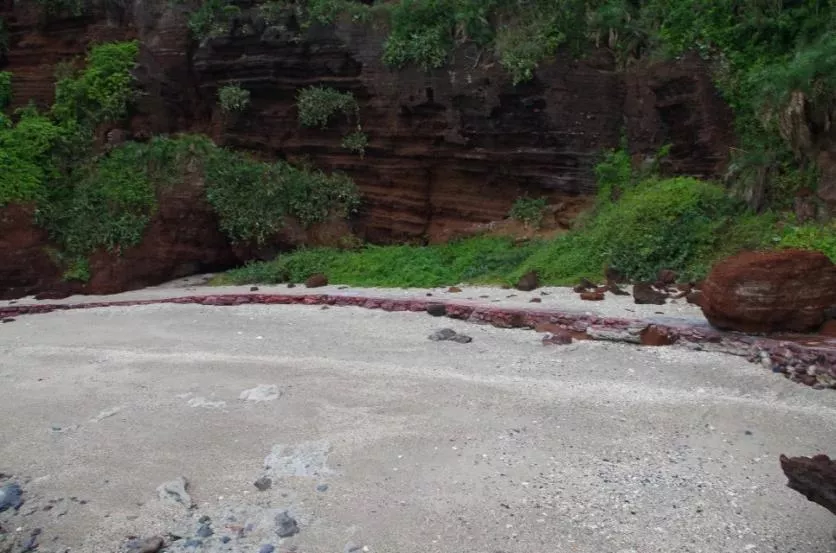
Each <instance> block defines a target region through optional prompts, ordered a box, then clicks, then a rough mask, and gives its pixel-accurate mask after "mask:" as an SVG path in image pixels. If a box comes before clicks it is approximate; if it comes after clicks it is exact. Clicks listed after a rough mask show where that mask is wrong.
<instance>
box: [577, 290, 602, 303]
mask: <svg viewBox="0 0 836 553" xmlns="http://www.w3.org/2000/svg"><path fill="white" fill-rule="evenodd" d="M581 299H582V300H584V301H602V300H603V299H604V293H603V292H582V293H581Z"/></svg>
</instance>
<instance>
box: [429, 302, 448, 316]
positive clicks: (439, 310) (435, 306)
mask: <svg viewBox="0 0 836 553" xmlns="http://www.w3.org/2000/svg"><path fill="white" fill-rule="evenodd" d="M427 313H428V314H430V315H432V316H433V317H443V316H444V315H446V314H447V306H446V305H444V304H443V303H431V304H429V305H427Z"/></svg>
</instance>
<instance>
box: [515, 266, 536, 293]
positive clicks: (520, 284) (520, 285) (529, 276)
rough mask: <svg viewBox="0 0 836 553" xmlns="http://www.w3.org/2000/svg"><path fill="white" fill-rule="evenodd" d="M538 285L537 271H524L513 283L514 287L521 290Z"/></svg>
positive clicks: (527, 289)
mask: <svg viewBox="0 0 836 553" xmlns="http://www.w3.org/2000/svg"><path fill="white" fill-rule="evenodd" d="M539 287H540V277H539V276H538V275H537V271H529V272H527V273H525V274H524V275H523V276H521V277H520V279H519V280H518V281H517V283H516V284H515V285H514V288H516V289H517V290H520V291H522V292H530V291H532V290H535V289H537V288H539Z"/></svg>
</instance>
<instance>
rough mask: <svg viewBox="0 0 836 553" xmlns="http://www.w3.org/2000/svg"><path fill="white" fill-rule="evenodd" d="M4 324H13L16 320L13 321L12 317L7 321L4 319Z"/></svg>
mask: <svg viewBox="0 0 836 553" xmlns="http://www.w3.org/2000/svg"><path fill="white" fill-rule="evenodd" d="M3 322H4V323H13V322H15V320H14V319H12V318H11V317H9V318H7V319H3Z"/></svg>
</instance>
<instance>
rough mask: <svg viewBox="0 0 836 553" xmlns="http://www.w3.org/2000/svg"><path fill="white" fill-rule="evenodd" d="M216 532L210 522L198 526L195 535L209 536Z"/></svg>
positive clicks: (200, 536)
mask: <svg viewBox="0 0 836 553" xmlns="http://www.w3.org/2000/svg"><path fill="white" fill-rule="evenodd" d="M214 533H215V531H214V530H212V527H211V526H209V525H208V524H201V525H200V528H198V529H197V532H195V535H196V536H197V537H199V538H208V537H209V536H211V535H212V534H214Z"/></svg>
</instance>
